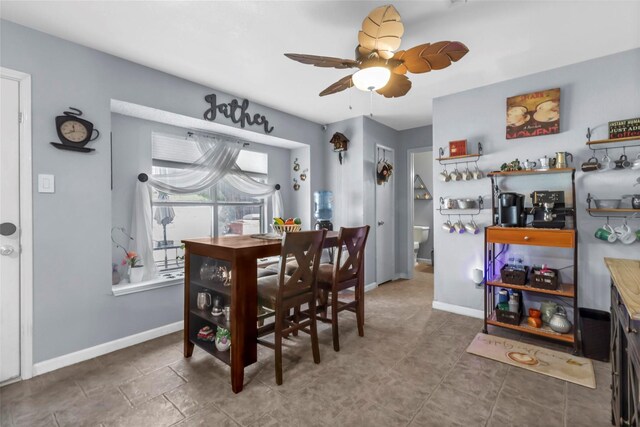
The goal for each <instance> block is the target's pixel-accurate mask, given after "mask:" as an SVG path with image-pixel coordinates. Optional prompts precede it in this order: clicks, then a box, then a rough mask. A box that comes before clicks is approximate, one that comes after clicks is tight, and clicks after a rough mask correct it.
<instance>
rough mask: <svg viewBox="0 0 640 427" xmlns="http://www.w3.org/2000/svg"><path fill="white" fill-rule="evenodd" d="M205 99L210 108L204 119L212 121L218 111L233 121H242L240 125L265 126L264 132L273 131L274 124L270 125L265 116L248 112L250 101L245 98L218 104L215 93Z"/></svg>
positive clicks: (242, 126)
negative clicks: (240, 100)
mask: <svg viewBox="0 0 640 427" xmlns="http://www.w3.org/2000/svg"><path fill="white" fill-rule="evenodd" d="M204 100H205V101H207V103H208V104H209V109H207V111H205V112H204V119H205V120H208V121H210V122H212V121H214V120H215V119H216V116H217V114H218V113H220V114H222V115H224V116H225V117H226V118H228V119H231V121H232V122H233V123H240V127H241V128H244V125H245V124H248V125H249V126H253V125H256V126H260V125H262V126H263V127H264V133H271V132H273V126H271V127H269V121H268V120H267V119H266V117H265V116H262V115H260V114H254V115H253V117H251V114H249V113H248V112H247V110H248V109H249V101H248V100H246V99H244V100H242V103H239V102H238V100H237V99H232V100H231V102H229V103H228V104H224V103H222V104H218V99H217V97H216V94H215V93H212V94H210V95H207V96H205V97H204Z"/></svg>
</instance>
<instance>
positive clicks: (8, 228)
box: [0, 222, 18, 236]
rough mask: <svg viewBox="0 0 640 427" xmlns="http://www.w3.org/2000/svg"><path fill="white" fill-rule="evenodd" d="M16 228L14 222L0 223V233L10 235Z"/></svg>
mask: <svg viewBox="0 0 640 427" xmlns="http://www.w3.org/2000/svg"><path fill="white" fill-rule="evenodd" d="M17 229H18V228H17V227H16V225H15V224H12V223H10V222H3V223H2V224H0V235H2V236H11V235H12V234H13V233H15V232H16V230H17Z"/></svg>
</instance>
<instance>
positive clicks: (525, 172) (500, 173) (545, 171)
mask: <svg viewBox="0 0 640 427" xmlns="http://www.w3.org/2000/svg"><path fill="white" fill-rule="evenodd" d="M575 171H576V170H575V169H574V168H549V169H532V170H524V169H523V170H520V171H494V172H489V173H488V174H487V176H488V177H494V176H517V175H544V174H549V173H570V172H575Z"/></svg>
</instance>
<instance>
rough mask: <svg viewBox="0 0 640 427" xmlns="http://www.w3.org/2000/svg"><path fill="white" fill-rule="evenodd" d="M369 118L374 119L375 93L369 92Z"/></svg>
mask: <svg viewBox="0 0 640 427" xmlns="http://www.w3.org/2000/svg"><path fill="white" fill-rule="evenodd" d="M369 95H370V96H369V117H373V91H372V90H370V91H369Z"/></svg>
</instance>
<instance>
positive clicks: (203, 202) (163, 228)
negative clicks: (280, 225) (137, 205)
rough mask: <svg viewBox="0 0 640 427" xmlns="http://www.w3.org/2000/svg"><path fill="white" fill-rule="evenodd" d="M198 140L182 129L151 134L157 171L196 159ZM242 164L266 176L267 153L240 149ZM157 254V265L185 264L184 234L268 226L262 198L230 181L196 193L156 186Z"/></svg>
mask: <svg viewBox="0 0 640 427" xmlns="http://www.w3.org/2000/svg"><path fill="white" fill-rule="evenodd" d="M199 156H200V150H199V149H198V146H197V143H196V142H195V141H192V140H189V139H185V138H184V137H183V136H179V135H167V134H161V133H156V132H154V133H153V134H152V157H153V173H160V172H162V173H167V172H169V173H173V172H180V171H181V170H182V169H184V168H185V165H188V164H190V163H192V162H194V161H195V160H196V159H198V158H199ZM236 163H237V164H238V166H239V167H240V168H241V169H242V170H243V171H245V172H247V173H248V174H249V175H251V176H252V177H253V178H254V179H256V180H258V181H261V182H267V170H268V155H267V154H265V153H258V152H254V151H248V150H242V151H241V152H240V154H239V156H238V159H237V161H236ZM152 200H153V201H152V205H153V216H154V220H153V244H154V259H155V262H156V264H157V265H158V268H159V270H160V271H161V272H162V271H168V270H172V269H177V268H182V266H181V263H179V262H177V260H178V258H177V257H179V256H182V250H181V249H180V246H181V243H180V242H181V240H183V239H188V238H197V237H206V236H213V237H216V236H225V235H240V234H257V233H262V232H264V229H265V227H266V224H265V221H266V220H265V218H266V215H265V213H266V210H265V209H266V207H265V203H264V199H255V198H252V197H248V196H245V195H243V194H241V193H239V192H238V191H237V190H236V189H235V188H233V187H231V186H230V185H228V184H227V183H226V182H220V183H218V184H216V185H215V186H213V187H211V188H209V189H207V190H205V191H202V192H200V193H198V194H177V195H176V194H166V193H162V192H160V191H158V190H156V189H154V190H153V199H152Z"/></svg>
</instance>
